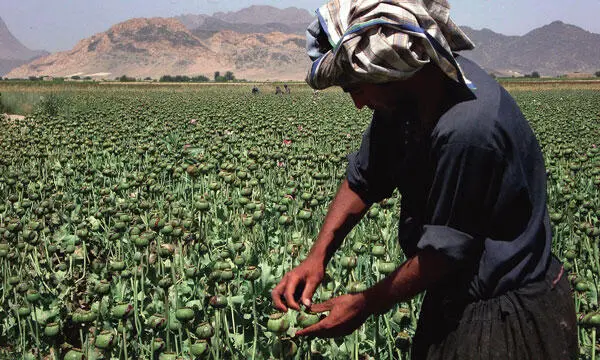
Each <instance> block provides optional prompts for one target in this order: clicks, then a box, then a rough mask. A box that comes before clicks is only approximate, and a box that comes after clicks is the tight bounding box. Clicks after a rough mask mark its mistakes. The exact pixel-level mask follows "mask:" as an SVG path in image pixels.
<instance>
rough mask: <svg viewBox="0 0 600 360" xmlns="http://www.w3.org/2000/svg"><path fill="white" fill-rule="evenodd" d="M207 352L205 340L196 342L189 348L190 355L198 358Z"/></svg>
mask: <svg viewBox="0 0 600 360" xmlns="http://www.w3.org/2000/svg"><path fill="white" fill-rule="evenodd" d="M207 351H208V343H207V342H206V340H202V339H201V340H196V341H195V342H194V343H193V344H192V345H191V346H190V353H191V354H192V355H194V356H197V357H200V356H203V355H205V354H206V353H207Z"/></svg>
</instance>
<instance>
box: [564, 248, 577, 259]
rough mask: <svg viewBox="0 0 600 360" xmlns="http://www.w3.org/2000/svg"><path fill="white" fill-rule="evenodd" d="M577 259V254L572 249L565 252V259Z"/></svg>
mask: <svg viewBox="0 0 600 360" xmlns="http://www.w3.org/2000/svg"><path fill="white" fill-rule="evenodd" d="M576 257H577V252H576V251H575V250H573V249H569V250H567V251H565V259H567V260H574V259H575V258H576Z"/></svg>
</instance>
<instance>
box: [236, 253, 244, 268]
mask: <svg viewBox="0 0 600 360" xmlns="http://www.w3.org/2000/svg"><path fill="white" fill-rule="evenodd" d="M233 263H234V264H235V265H236V266H243V265H244V264H245V263H246V259H245V258H244V257H243V256H241V255H236V256H235V257H234V258H233Z"/></svg>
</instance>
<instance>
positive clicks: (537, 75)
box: [531, 71, 540, 79]
mask: <svg viewBox="0 0 600 360" xmlns="http://www.w3.org/2000/svg"><path fill="white" fill-rule="evenodd" d="M531 77H532V78H536V79H539V77H540V73H539V72H537V71H534V72H532V73H531Z"/></svg>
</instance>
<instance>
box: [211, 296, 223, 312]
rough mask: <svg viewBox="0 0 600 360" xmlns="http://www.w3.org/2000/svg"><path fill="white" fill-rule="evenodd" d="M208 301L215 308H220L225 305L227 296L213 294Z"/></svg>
mask: <svg viewBox="0 0 600 360" xmlns="http://www.w3.org/2000/svg"><path fill="white" fill-rule="evenodd" d="M208 303H209V304H210V306H212V307H214V308H215V309H222V308H224V307H226V306H227V297H225V296H223V295H214V296H212V297H211V298H210V300H209V301H208Z"/></svg>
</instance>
